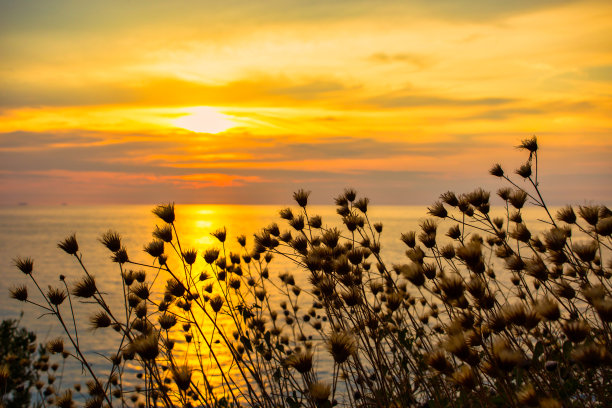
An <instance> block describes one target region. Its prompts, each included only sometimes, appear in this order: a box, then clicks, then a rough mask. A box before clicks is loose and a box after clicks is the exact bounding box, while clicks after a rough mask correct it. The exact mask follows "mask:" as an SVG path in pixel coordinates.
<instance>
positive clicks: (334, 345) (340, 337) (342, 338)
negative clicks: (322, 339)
mask: <svg viewBox="0 0 612 408" xmlns="http://www.w3.org/2000/svg"><path fill="white" fill-rule="evenodd" d="M327 349H328V350H329V352H330V354H331V355H332V357H333V358H334V361H335V362H336V363H337V364H342V363H344V362H345V361H346V360H347V359H348V358H349V357H350V356H352V355H354V354H355V353H356V352H357V344H356V343H355V339H354V338H353V336H352V335H351V334H349V333H348V332H333V333H332V334H331V335H330V336H329V339H328V340H327Z"/></svg>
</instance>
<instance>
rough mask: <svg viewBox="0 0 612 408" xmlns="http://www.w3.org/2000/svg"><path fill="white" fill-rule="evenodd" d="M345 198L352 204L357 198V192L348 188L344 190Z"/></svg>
mask: <svg viewBox="0 0 612 408" xmlns="http://www.w3.org/2000/svg"><path fill="white" fill-rule="evenodd" d="M344 198H346V200H347V201H349V202H351V203H352V202H353V201H355V198H357V192H356V191H355V190H354V189H352V188H346V189H344Z"/></svg>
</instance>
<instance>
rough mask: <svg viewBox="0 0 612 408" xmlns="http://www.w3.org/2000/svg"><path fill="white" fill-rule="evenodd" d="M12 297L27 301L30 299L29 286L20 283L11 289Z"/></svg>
mask: <svg viewBox="0 0 612 408" xmlns="http://www.w3.org/2000/svg"><path fill="white" fill-rule="evenodd" d="M9 293H10V296H11V298H13V299H16V300H19V301H20V302H25V301H26V300H28V288H27V287H26V286H25V285H19V286H15V287H12V288H11V289H9Z"/></svg>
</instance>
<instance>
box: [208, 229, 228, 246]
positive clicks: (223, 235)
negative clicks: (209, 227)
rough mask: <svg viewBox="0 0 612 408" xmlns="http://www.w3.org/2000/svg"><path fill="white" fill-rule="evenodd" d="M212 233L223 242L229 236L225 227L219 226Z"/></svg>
mask: <svg viewBox="0 0 612 408" xmlns="http://www.w3.org/2000/svg"><path fill="white" fill-rule="evenodd" d="M210 235H212V236H213V237H215V238H217V239H218V240H219V242H221V243H223V242H225V239H226V238H227V230H226V229H225V227H223V228H219V229H218V230H216V231H215V232H212V233H211V234H210Z"/></svg>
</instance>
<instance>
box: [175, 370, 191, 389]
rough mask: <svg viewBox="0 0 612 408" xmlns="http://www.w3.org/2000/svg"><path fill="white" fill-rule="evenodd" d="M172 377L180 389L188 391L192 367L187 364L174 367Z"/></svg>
mask: <svg viewBox="0 0 612 408" xmlns="http://www.w3.org/2000/svg"><path fill="white" fill-rule="evenodd" d="M172 378H173V379H174V382H175V383H176V386H177V387H178V389H179V390H181V391H187V390H188V389H189V386H190V385H191V369H190V368H189V367H187V366H186V365H183V366H180V367H174V368H173V369H172Z"/></svg>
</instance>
